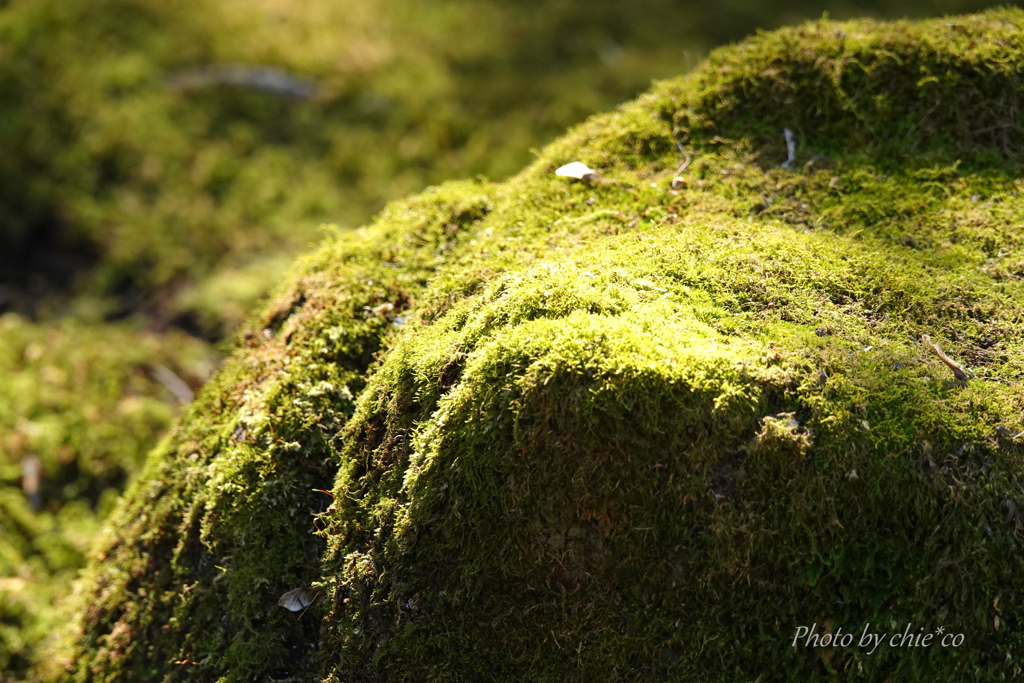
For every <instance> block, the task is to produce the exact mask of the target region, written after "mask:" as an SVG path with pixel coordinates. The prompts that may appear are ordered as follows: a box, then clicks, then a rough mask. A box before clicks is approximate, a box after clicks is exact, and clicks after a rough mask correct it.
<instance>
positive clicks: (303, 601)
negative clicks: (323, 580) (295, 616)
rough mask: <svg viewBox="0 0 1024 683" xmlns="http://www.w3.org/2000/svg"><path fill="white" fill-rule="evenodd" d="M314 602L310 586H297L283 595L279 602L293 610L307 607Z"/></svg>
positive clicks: (296, 610)
mask: <svg viewBox="0 0 1024 683" xmlns="http://www.w3.org/2000/svg"><path fill="white" fill-rule="evenodd" d="M311 602H313V591H311V590H309V589H308V588H296V589H294V590H290V591H288V592H287V593H285V594H284V595H282V596H281V599H280V600H278V601H277V604H278V605H280V606H281V607H284V608H285V609H287V610H291V611H292V612H298V611H299V610H303V609H306V608H307V607H309V605H310V603H311Z"/></svg>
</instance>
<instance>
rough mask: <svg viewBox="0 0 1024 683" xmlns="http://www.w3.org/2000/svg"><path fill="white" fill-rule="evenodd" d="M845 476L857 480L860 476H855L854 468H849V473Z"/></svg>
mask: <svg viewBox="0 0 1024 683" xmlns="http://www.w3.org/2000/svg"><path fill="white" fill-rule="evenodd" d="M846 478H847V479H849V480H850V481H857V480H858V479H860V477H858V476H857V470H856V469H852V470H850V473H849V474H848V475H846Z"/></svg>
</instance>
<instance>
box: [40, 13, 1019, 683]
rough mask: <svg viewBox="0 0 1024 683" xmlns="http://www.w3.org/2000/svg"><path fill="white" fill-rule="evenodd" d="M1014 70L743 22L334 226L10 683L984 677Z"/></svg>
mask: <svg viewBox="0 0 1024 683" xmlns="http://www.w3.org/2000/svg"><path fill="white" fill-rule="evenodd" d="M1022 77H1024V13H1022V12H1019V11H1016V10H1000V11H994V12H990V13H987V14H983V15H978V16H973V17H961V18H955V19H943V20H938V21H931V22H923V23H906V22H905V23H895V24H878V23H871V22H857V23H844V24H835V23H829V22H825V21H823V22H818V23H814V24H808V25H805V26H803V27H800V28H797V29H791V30H785V31H780V32H777V33H771V34H763V35H760V36H758V37H757V38H755V39H752V40H750V41H748V42H746V43H744V44H742V45H739V46H737V47H733V48H727V49H724V50H721V51H718V52H716V53H714V54H713V55H712V57H711V58H710V59H709V60H708V62H707V63H706V64H705V65H704V66H703V67H702V68H701V69H700V70H698V72H696V73H695V74H693V75H692V76H689V77H687V78H684V79H681V80H678V81H671V82H666V83H662V84H660V85H659V86H657V87H656V88H655V89H654V90H653V91H652V92H651V93H650V94H648V95H646V96H644V97H642V98H641V99H640V100H638V101H637V102H634V103H632V104H629V105H626V106H624V107H623V108H621V109H620V110H618V111H617V112H615V113H612V114H608V115H605V116H601V117H598V118H595V119H592V120H590V121H589V122H588V123H586V124H584V125H583V126H581V127H579V128H577V129H576V130H574V131H573V132H571V133H570V134H569V135H568V136H566V137H565V138H563V139H561V140H560V141H558V142H557V143H555V144H553V145H551V146H550V147H549V148H548V149H546V150H545V151H544V152H543V154H542V156H541V158H540V159H539V160H538V161H537V162H536V163H534V164H533V165H532V166H531V167H529V168H528V169H526V170H525V171H523V172H522V173H521V174H519V175H518V176H516V177H515V178H513V179H512V180H510V181H508V182H506V183H503V184H501V185H492V184H486V183H483V182H465V183H454V184H448V185H444V186H442V187H440V188H437V189H433V190H430V191H428V192H426V193H424V194H423V195H420V196H419V197H417V198H414V199H412V200H409V201H406V202H404V203H399V204H393V205H391V206H390V207H389V208H388V209H386V210H385V211H384V213H383V214H382V215H381V216H380V217H379V219H378V220H377V221H376V222H375V223H374V224H373V225H372V226H370V227H368V228H366V229H363V230H360V231H357V232H355V233H351V234H348V233H346V234H339V235H338V236H337V237H336V238H335V239H333V240H332V241H331V242H330V243H329V244H328V245H327V246H325V247H324V248H322V249H321V250H320V251H319V252H318V253H316V254H314V255H313V256H311V257H309V258H307V259H306V260H305V261H303V262H302V263H301V265H300V267H299V268H298V271H297V273H296V276H295V278H294V280H293V282H292V283H291V284H290V285H289V286H288V287H286V288H285V289H284V290H282V291H281V293H280V294H279V296H278V297H277V298H276V299H275V300H274V302H273V303H272V304H271V305H270V306H269V307H268V308H267V310H266V312H265V313H264V314H263V316H262V317H261V318H260V319H258V320H256V321H254V323H253V324H252V325H251V326H250V329H249V330H248V331H247V332H246V333H245V334H244V335H243V336H241V337H240V338H239V343H238V347H237V349H236V351H235V353H234V354H233V356H232V357H231V359H230V360H229V361H228V363H227V365H226V367H225V369H224V370H223V371H222V372H221V374H220V375H219V377H218V378H217V379H216V380H214V381H213V382H212V383H211V384H210V385H208V387H207V388H206V389H205V390H204V391H203V393H202V394H201V396H200V397H199V399H198V400H197V401H196V403H195V404H193V406H192V407H191V409H190V410H189V412H188V414H187V415H186V417H185V419H184V420H183V422H182V423H181V425H180V427H179V428H178V429H177V430H176V431H175V432H174V434H173V435H172V436H171V437H170V438H169V439H167V440H166V441H165V442H164V444H163V445H162V446H161V447H160V448H159V449H158V450H157V451H156V452H154V453H153V454H152V455H151V457H150V459H149V461H148V464H147V467H146V469H145V471H144V472H143V474H142V476H141V477H140V478H139V480H138V481H137V483H136V484H135V485H134V486H133V487H132V488H131V489H130V491H129V493H128V494H127V495H126V497H125V498H124V499H123V501H122V503H121V504H120V507H119V509H118V511H117V512H116V513H115V515H114V518H113V519H114V525H113V529H112V532H111V534H110V537H109V540H108V541H107V542H106V543H105V544H104V545H103V546H102V547H101V548H100V549H99V550H98V552H97V555H96V558H95V560H94V562H93V564H92V566H91V568H90V569H89V570H88V573H87V576H86V578H85V580H84V581H83V583H82V584H81V585H80V592H79V596H78V598H77V600H78V608H77V609H78V611H77V615H76V619H75V622H74V626H73V628H71V629H69V630H68V631H67V632H66V633H64V634H63V637H62V639H60V640H59V641H58V640H55V641H54V643H53V651H52V652H51V654H50V655H49V656H47V657H46V658H45V661H44V662H43V663H42V664H41V666H40V675H41V676H43V677H44V678H49V679H52V680H79V681H119V680H124V681H128V680H132V681H135V680H139V681H150V680H152V681H157V680H161V681H162V680H166V681H171V680H182V681H184V680H189V681H250V680H327V681H413V680H415V681H432V680H457V681H477V680H502V681H564V680H574V681H594V680H608V681H612V680H620V681H651V680H679V681H735V680H761V681H768V680H780V681H781V680H806V681H816V680H819V681H820V680H837V679H839V680H863V681H879V680H886V679H887V678H891V679H892V680H899V681H935V680H950V681H969V680H978V681H980V680H995V679H1000V678H1002V677H1005V678H1011V677H1012V676H1014V675H1017V674H1019V672H1020V668H1019V666H1020V664H1019V662H1018V657H1019V652H1020V651H1021V646H1022V645H1024V635H1022V634H1024V614H1022V608H1021V598H1022V595H1021V591H1022V589H1024V578H1022V577H1024V571H1022V570H1024V553H1022V552H1021V551H1022V542H1021V533H1022V526H1021V510H1020V508H1021V506H1024V486H1022V481H1024V480H1022V474H1024V473H1022V467H1021V455H1022V448H1021V444H1020V441H1019V439H1020V438H1021V437H1020V432H1022V431H1024V419H1022V417H1021V415H1022V408H1024V391H1022V390H1021V385H1020V382H1021V379H1022V373H1024V360H1022V359H1024V356H1022V354H1021V351H1022V345H1024V322H1022V319H1024V318H1022V315H1024V289H1022V287H1021V279H1020V278H1021V275H1022V273H1024V260H1022V258H1021V256H1020V253H1021V250H1022V248H1024V237H1022V236H1021V232H1020V230H1019V223H1020V220H1021V217H1022V216H1024V196H1022V195H1021V191H1022V189H1024V188H1022V186H1021V185H1022V182H1024V181H1022V180H1021V175H1022V171H1024V154H1022V152H1024V147H1022V143H1024V139H1022V138H1021V136H1020V127H1021V125H1022V121H1021V113H1020V111H1021V109H1020V106H1019V103H1018V102H1017V99H1018V97H1019V92H1018V91H1019V83H1020V81H1021V79H1022ZM784 129H790V131H791V132H790V133H789V137H790V139H791V140H792V141H793V149H792V150H788V149H787V144H786V135H785V134H784ZM677 143H678V144H681V145H683V146H684V149H685V150H686V155H687V156H689V157H691V158H692V161H691V163H689V164H688V165H686V168H685V169H684V170H682V171H679V170H678V168H679V167H680V166H682V165H684V156H683V155H682V154H680V151H679V149H678V147H677ZM573 160H579V161H582V162H585V163H586V164H588V165H589V166H590V167H592V168H594V169H597V170H598V172H599V176H598V178H597V179H596V180H594V181H592V182H577V181H571V180H567V179H565V178H561V177H556V176H555V174H554V169H555V168H556V167H558V166H560V165H562V164H564V163H566V162H569V161H573ZM783 163H785V166H783ZM677 174H679V175H680V176H681V180H680V181H677V182H675V183H674V185H675V188H676V189H670V188H671V185H670V182H671V181H672V180H673V177H674V176H676V175H677ZM922 335H929V336H930V338H931V339H932V340H933V341H934V342H936V343H937V344H938V345H939V346H941V348H942V349H944V350H945V352H946V353H947V354H949V356H950V357H951V358H952V360H951V361H950V362H951V363H954V362H955V363H958V364H960V365H962V366H964V367H965V368H966V369H967V371H969V372H970V373H971V375H972V376H971V378H970V379H968V380H967V381H966V382H963V381H961V380H958V379H957V378H956V377H955V376H954V373H953V372H951V369H950V367H949V366H947V364H945V363H944V362H943V360H942V359H941V358H940V357H939V356H938V355H936V354H935V353H933V351H932V350H931V349H929V348H927V347H926V346H924V345H923V344H922V343H921V337H922ZM961 372H962V371H961ZM297 589H307V591H305V592H304V591H301V590H300V591H299V593H300V594H301V595H302V597H304V598H307V599H310V600H311V604H309V605H308V607H307V608H306V609H305V610H304V611H296V612H292V611H288V610H286V609H285V608H284V607H281V606H279V605H278V599H279V598H280V597H281V596H282V595H283V594H285V593H286V592H289V591H295V590H297ZM293 595H294V594H293ZM306 601H307V600H301V601H300V602H302V603H305V602H306ZM812 626H813V628H814V629H815V633H816V634H817V635H818V637H819V640H817V641H814V642H813V643H812V642H811V641H807V640H804V639H799V640H797V639H795V636H797V635H798V634H799V633H800V631H799V629H800V628H801V627H804V628H807V629H810V628H812ZM849 633H853V634H855V635H854V637H853V638H851V639H850V641H846V640H844V639H843V640H841V641H840V642H841V646H840V647H834V646H832V645H831V644H828V645H827V646H824V647H823V646H822V642H823V641H822V640H821V639H820V637H821V635H822V634H828V635H829V640H831V637H832V636H833V635H838V636H839V637H840V638H842V635H841V634H849ZM865 634H868V635H870V634H877V635H881V634H886V638H885V641H884V642H883V644H882V645H880V646H877V647H875V648H871V647H870V646H869V645H864V643H863V638H864V637H865ZM904 634H907V635H908V636H913V637H914V638H913V639H911V638H907V639H905V640H904V639H902V638H900V637H901V636H903V635H904ZM926 634H929V635H931V637H930V638H925V635H926ZM894 636H896V637H897V638H900V640H894V639H893V637H894ZM910 642H914V643H915V646H913V647H911V646H910V644H909V643H910Z"/></svg>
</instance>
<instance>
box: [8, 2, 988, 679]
mask: <svg viewBox="0 0 1024 683" xmlns="http://www.w3.org/2000/svg"><path fill="white" fill-rule="evenodd" d="M994 4H1005V3H989V2H983V1H978V0H917V1H911V2H906V3H899V4H896V3H888V2H883V1H882V0H861V1H857V0H847V1H845V2H844V1H842V0H835V1H828V0H821V1H818V2H812V1H810V0H807V1H799V0H797V1H792V0H791V1H790V2H783V1H782V0H723V1H719V2H698V1H697V0H632V1H631V2H619V1H617V0H589V1H588V2H582V1H580V0H504V1H501V2H499V0H434V1H433V2H424V1H422V0H362V1H361V2H344V1H341V0H175V1H174V2H167V1H166V0H0V681H4V680H17V679H19V678H24V677H25V676H27V675H28V673H27V671H28V668H29V666H30V664H31V660H32V657H33V656H34V652H35V651H36V650H35V648H36V646H37V645H38V643H39V641H40V640H41V638H42V637H43V636H44V635H45V634H46V632H47V631H48V630H49V629H50V628H51V625H52V623H53V620H54V619H55V618H57V616H56V615H57V614H58V611H57V609H58V607H59V604H60V600H61V598H62V596H64V595H66V594H67V593H68V591H69V590H70V582H71V580H72V579H73V578H74V576H75V573H76V572H77V570H78V569H79V568H80V567H81V566H82V565H83V563H84V558H85V554H86V552H87V550H88V548H89V546H90V544H91V542H92V540H93V539H94V538H95V537H96V535H97V534H98V533H99V530H100V527H101V524H102V520H103V518H104V516H105V515H106V514H107V512H108V511H109V510H110V508H111V506H112V505H113V503H114V502H115V500H116V498H117V496H118V495H119V493H120V491H122V490H123V488H124V486H125V485H126V483H127V482H128V481H129V479H130V477H131V475H132V473H133V472H134V471H135V470H137V469H138V468H139V466H140V464H141V463H142V461H143V459H144V458H145V454H146V452H147V451H148V450H149V449H150V448H151V447H152V446H153V445H154V444H155V443H156V441H157V440H158V439H159V438H160V436H161V434H163V433H164V432H165V431H166V430H167V429H168V427H169V426H170V424H171V423H172V422H173V420H174V419H175V416H176V415H177V414H178V413H179V411H180V407H181V405H183V404H184V403H187V402H188V401H189V400H191V397H192V395H193V393H194V392H195V391H197V390H198V389H199V388H200V387H201V386H202V384H203V383H204V382H205V381H206V380H207V379H208V378H209V377H210V375H211V374H212V373H213V372H214V371H215V370H216V368H217V365H218V362H219V359H220V358H221V356H222V354H223V353H225V352H226V350H227V346H228V340H230V337H231V335H232V334H233V332H234V331H235V330H236V329H237V327H238V326H239V324H240V323H241V321H243V320H244V319H245V317H246V316H247V315H248V314H249V312H250V311H252V310H253V309H254V307H255V306H256V305H257V304H258V302H259V301H260V299H261V297H263V296H265V295H266V294H267V292H268V290H269V289H270V288H272V287H273V286H274V285H275V283H277V282H278V281H280V279H281V278H282V277H283V276H284V274H285V273H286V271H287V268H288V265H289V263H290V262H291V260H292V259H293V257H294V256H295V255H296V254H298V253H300V252H302V251H304V250H308V249H310V248H311V247H312V246H313V245H315V244H316V243H317V242H318V241H319V240H320V239H322V238H323V236H324V230H323V228H321V227H320V226H321V225H322V224H324V223H333V224H335V225H337V226H338V228H339V229H341V230H344V229H348V228H352V227H356V226H359V225H361V224H363V223H365V222H367V221H368V220H369V219H370V218H371V217H372V216H373V214H374V213H376V212H377V211H379V210H380V209H381V208H382V207H383V206H384V204H385V203H386V202H387V201H389V200H391V199H395V198H399V197H402V196H405V195H407V194H410V193H413V192H416V191H418V190H420V189H422V188H424V187H425V186H427V185H430V184H436V183H439V182H441V181H443V180H445V179H448V178H457V177H472V176H477V175H483V176H486V177H488V178H490V179H492V180H501V179H503V178H505V177H507V176H509V175H511V174H513V173H515V172H516V171H517V170H519V169H520V168H521V167H523V166H524V165H525V164H527V163H528V162H529V161H530V160H531V158H532V155H531V150H534V149H537V148H539V147H541V146H542V145H544V144H545V143H546V142H548V141H550V140H551V139H553V138H554V137H556V136H557V135H558V134H560V133H561V132H562V131H564V129H566V128H567V127H568V126H571V125H573V124H575V123H578V122H580V121H581V120H583V119H584V118H585V117H587V116H588V115H590V114H593V113H596V112H599V111H602V110H606V109H609V108H611V107H613V106H614V105H616V104H618V103H619V102H622V101H624V100H627V99H629V98H632V97H633V96H635V95H637V94H638V93H640V92H642V91H643V90H645V89H646V88H647V87H648V86H649V84H650V82H651V81H652V80H654V79H663V78H669V77H673V76H677V75H680V74H683V73H686V72H687V71H689V70H690V69H692V68H693V67H695V66H696V65H697V64H698V63H699V62H700V60H701V58H702V57H703V56H704V55H705V54H707V52H708V51H709V50H710V49H712V48H713V47H715V46H717V45H721V44H725V43H729V42H733V41H736V40H740V39H742V38H743V37H744V36H745V35H748V34H750V33H753V32H754V31H756V30H758V29H771V28H775V27H777V26H780V25H783V24H790V23H795V22H799V21H802V20H806V19H816V18H820V17H821V16H822V14H823V13H824V12H827V13H828V14H829V15H830V16H831V17H832V18H834V19H845V18H852V17H863V16H871V17H878V18H896V17H923V16H938V15H943V14H950V13H964V12H972V11H977V10H980V9H983V8H985V7H988V6H992V5H994Z"/></svg>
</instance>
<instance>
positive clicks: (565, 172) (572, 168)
mask: <svg viewBox="0 0 1024 683" xmlns="http://www.w3.org/2000/svg"><path fill="white" fill-rule="evenodd" d="M555 175H560V176H564V177H566V178H577V179H578V180H592V179H593V178H595V177H596V176H597V171H595V170H594V169H592V168H588V167H587V165H586V164H584V163H583V162H580V161H574V162H572V163H571V164H566V165H565V166H562V167H561V168H559V169H557V170H556V171H555Z"/></svg>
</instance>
